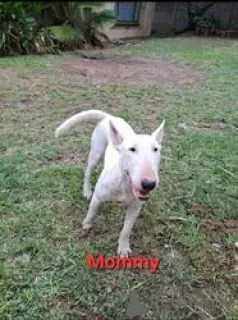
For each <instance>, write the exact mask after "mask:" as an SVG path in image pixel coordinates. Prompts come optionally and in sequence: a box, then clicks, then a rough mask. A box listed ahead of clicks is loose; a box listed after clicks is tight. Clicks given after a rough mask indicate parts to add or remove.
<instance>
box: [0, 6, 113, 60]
mask: <svg viewBox="0 0 238 320" xmlns="http://www.w3.org/2000/svg"><path fill="white" fill-rule="evenodd" d="M100 5H102V3H100V2H91V3H87V2H80V3H79V2H58V3H54V2H40V1H39V2H34V1H32V2H20V1H19V2H0V56H7V55H16V54H32V53H36V54H42V53H58V52H59V49H60V50H69V49H70V50H71V49H75V48H84V47H85V46H87V47H88V46H99V47H103V40H109V39H108V38H107V36H106V34H105V33H104V27H105V26H107V25H113V24H114V23H115V21H116V17H115V15H114V13H113V12H112V11H110V10H101V11H99V12H98V10H97V12H96V13H94V12H93V10H92V9H93V8H94V7H95V8H97V9H98V8H99V6H100ZM47 15H48V17H50V20H52V22H51V23H50V24H49V22H48V21H47V19H45V16H47Z"/></svg>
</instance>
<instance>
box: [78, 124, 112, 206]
mask: <svg viewBox="0 0 238 320" xmlns="http://www.w3.org/2000/svg"><path fill="white" fill-rule="evenodd" d="M106 146H107V140H106V137H105V134H104V132H103V130H102V128H101V127H100V125H99V126H97V127H96V128H95V129H94V132H93V134H92V138H91V150H90V152H89V156H88V164H87V169H86V171H85V174H84V183H83V195H84V197H85V198H86V199H88V200H89V199H90V198H91V197H92V193H93V192H92V185H91V176H92V171H93V169H94V167H95V166H96V165H97V164H98V162H99V161H100V159H101V157H102V156H103V154H104V153H105V150H106Z"/></svg>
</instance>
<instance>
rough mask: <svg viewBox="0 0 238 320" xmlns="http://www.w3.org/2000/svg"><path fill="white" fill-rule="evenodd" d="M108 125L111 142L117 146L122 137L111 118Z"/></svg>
mask: <svg viewBox="0 0 238 320" xmlns="http://www.w3.org/2000/svg"><path fill="white" fill-rule="evenodd" d="M109 127H110V136H111V140H112V143H113V145H114V147H115V148H117V147H118V146H119V145H120V144H121V143H122V141H123V138H122V136H121V134H120V133H119V131H118V130H117V128H116V127H115V125H114V124H113V123H112V121H111V120H109Z"/></svg>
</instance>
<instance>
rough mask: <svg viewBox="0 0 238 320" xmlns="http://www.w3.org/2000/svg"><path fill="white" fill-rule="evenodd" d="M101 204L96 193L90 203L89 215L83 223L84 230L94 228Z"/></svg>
mask: <svg viewBox="0 0 238 320" xmlns="http://www.w3.org/2000/svg"><path fill="white" fill-rule="evenodd" d="M100 204H101V201H100V200H99V199H98V198H97V196H96V194H95V193H94V194H93V197H92V199H91V202H90V205H89V209H88V213H87V216H86V217H85V219H84V220H83V223H82V227H83V230H89V229H91V228H92V226H93V223H94V219H95V217H96V215H97V213H98V208H99V206H100Z"/></svg>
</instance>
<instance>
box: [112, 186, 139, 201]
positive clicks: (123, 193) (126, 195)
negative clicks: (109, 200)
mask: <svg viewBox="0 0 238 320" xmlns="http://www.w3.org/2000/svg"><path fill="white" fill-rule="evenodd" d="M112 196H113V200H116V201H119V202H130V201H132V200H133V199H134V196H133V193H132V190H131V187H130V186H129V185H124V184H120V185H119V186H118V188H117V189H116V190H115V191H114V192H113V195H112Z"/></svg>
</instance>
